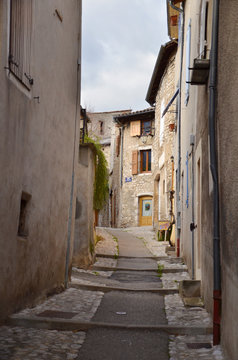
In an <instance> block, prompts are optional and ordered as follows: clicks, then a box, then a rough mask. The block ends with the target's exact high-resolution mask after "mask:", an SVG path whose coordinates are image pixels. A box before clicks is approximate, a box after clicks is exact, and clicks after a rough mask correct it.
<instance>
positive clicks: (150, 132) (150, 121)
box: [141, 120, 152, 136]
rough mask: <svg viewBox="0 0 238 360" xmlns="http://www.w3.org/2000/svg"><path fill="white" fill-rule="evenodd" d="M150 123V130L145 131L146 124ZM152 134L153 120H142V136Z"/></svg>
mask: <svg viewBox="0 0 238 360" xmlns="http://www.w3.org/2000/svg"><path fill="white" fill-rule="evenodd" d="M145 123H150V127H149V132H144V124H145ZM149 135H152V120H141V136H149Z"/></svg>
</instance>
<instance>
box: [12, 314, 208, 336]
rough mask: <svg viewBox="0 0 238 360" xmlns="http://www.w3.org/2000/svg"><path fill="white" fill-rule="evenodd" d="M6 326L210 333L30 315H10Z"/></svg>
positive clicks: (200, 329) (201, 328)
mask: <svg viewBox="0 0 238 360" xmlns="http://www.w3.org/2000/svg"><path fill="white" fill-rule="evenodd" d="M6 325H8V326H21V327H25V328H37V329H45V330H46V329H47V330H61V331H87V330H89V329H95V328H105V329H117V330H120V329H121V330H140V331H144V330H147V331H148V330H149V331H158V332H165V333H167V334H169V335H208V334H212V327H205V326H175V325H134V324H127V325H123V324H117V323H104V322H94V321H92V322H87V321H76V320H65V319H52V318H48V317H45V318H40V319H39V318H38V317H36V316H31V317H22V318H19V317H14V316H12V317H10V318H8V320H7V323H6Z"/></svg>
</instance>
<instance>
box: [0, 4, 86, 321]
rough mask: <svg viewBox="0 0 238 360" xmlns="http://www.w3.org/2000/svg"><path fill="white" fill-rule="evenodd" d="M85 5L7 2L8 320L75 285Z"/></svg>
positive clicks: (4, 210)
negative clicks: (71, 283) (76, 176)
mask: <svg viewBox="0 0 238 360" xmlns="http://www.w3.org/2000/svg"><path fill="white" fill-rule="evenodd" d="M81 5H82V4H81V1H80V0H72V1H70V2H65V1H64V0H55V1H52V2H51V1H35V0H31V1H30V0H29V1H16V0H9V1H5V0H1V1H0V64H1V72H0V83H1V87H0V178H1V195H0V229H1V230H0V232H1V236H0V245H1V246H0V264H1V282H0V319H2V318H4V317H6V316H7V315H8V314H9V313H11V312H14V311H16V310H18V309H20V308H22V307H25V306H27V305H31V304H33V303H34V301H36V299H38V298H39V297H42V296H46V295H47V293H49V292H52V291H53V290H54V289H56V288H62V287H63V286H64V284H65V283H66V282H67V281H68V278H69V272H70V267H71V263H72V253H73V234H74V231H73V230H74V209H75V202H76V196H75V188H74V182H73V179H74V171H75V164H76V161H77V160H76V159H77V157H78V146H79V113H80V77H81V76H80V66H79V64H80V63H81V62H80V58H81V54H80V53H81ZM22 24H24V29H23V27H22ZM71 219H72V221H71Z"/></svg>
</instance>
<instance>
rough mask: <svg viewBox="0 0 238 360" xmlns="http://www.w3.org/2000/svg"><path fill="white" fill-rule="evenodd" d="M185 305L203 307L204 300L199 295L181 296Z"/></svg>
mask: <svg viewBox="0 0 238 360" xmlns="http://www.w3.org/2000/svg"><path fill="white" fill-rule="evenodd" d="M182 300H183V303H184V305H185V306H190V307H204V301H203V299H202V298H201V297H182Z"/></svg>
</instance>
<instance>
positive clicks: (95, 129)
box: [88, 110, 130, 227]
mask: <svg viewBox="0 0 238 360" xmlns="http://www.w3.org/2000/svg"><path fill="white" fill-rule="evenodd" d="M129 111H130V110H121V111H109V112H95V113H90V112H89V113H88V116H89V119H90V121H91V122H90V123H89V124H88V132H89V136H92V137H93V138H95V139H98V140H99V141H100V143H101V144H102V150H103V152H104V154H105V157H106V160H107V163H108V173H109V196H108V201H107V203H106V204H105V206H104V208H103V209H102V210H100V211H99V214H98V226H104V227H108V226H117V225H118V221H117V219H118V215H119V208H118V205H119V198H120V194H119V191H118V184H119V181H118V179H117V175H118V176H120V174H119V173H118V171H119V166H118V165H119V164H118V160H119V159H120V157H119V156H117V153H116V146H117V145H116V139H117V137H118V135H119V129H118V127H117V125H116V124H115V122H114V116H117V115H120V114H123V113H128V112H129ZM101 124H103V125H101ZM116 174H117V175H116Z"/></svg>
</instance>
